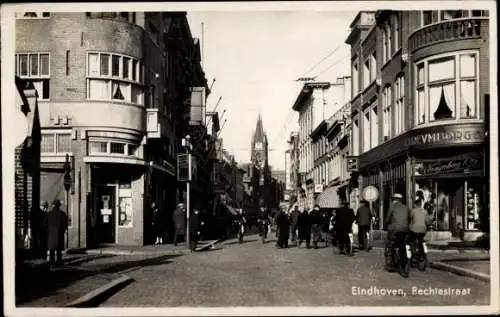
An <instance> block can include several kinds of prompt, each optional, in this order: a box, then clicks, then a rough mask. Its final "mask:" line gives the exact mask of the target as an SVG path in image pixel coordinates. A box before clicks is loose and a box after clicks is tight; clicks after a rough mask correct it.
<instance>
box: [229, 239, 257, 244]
mask: <svg viewBox="0 0 500 317" xmlns="http://www.w3.org/2000/svg"><path fill="white" fill-rule="evenodd" d="M255 241H258V239H252V240H243V242H241V243H239V242H238V241H231V242H226V243H224V244H225V245H234V244H245V243H249V242H255Z"/></svg>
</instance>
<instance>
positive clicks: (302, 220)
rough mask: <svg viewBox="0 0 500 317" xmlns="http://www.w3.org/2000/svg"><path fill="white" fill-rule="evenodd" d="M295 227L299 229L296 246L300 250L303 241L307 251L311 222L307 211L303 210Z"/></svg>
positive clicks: (309, 242) (309, 243) (309, 245)
mask: <svg viewBox="0 0 500 317" xmlns="http://www.w3.org/2000/svg"><path fill="white" fill-rule="evenodd" d="M297 227H298V228H299V243H298V244H297V246H298V247H299V248H300V245H301V244H302V242H303V241H305V242H306V247H307V248H308V249H309V248H310V247H311V222H310V218H309V213H308V212H307V210H303V211H302V213H301V214H300V215H299V217H298V221H297Z"/></svg>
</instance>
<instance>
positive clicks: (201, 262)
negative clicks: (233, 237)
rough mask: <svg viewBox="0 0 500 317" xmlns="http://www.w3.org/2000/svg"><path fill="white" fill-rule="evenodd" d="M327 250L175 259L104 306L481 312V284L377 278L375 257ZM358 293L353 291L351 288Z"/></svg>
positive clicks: (440, 276) (247, 249) (139, 277)
mask: <svg viewBox="0 0 500 317" xmlns="http://www.w3.org/2000/svg"><path fill="white" fill-rule="evenodd" d="M336 252H337V250H336V249H335V252H333V251H332V249H331V248H322V249H318V250H314V249H310V250H307V249H298V248H296V247H291V248H289V249H286V250H281V249H276V247H275V243H274V241H273V242H268V243H266V244H264V245H263V244H262V243H261V242H260V241H259V240H258V238H257V236H250V237H246V242H245V243H244V244H241V245H239V244H237V243H234V241H230V242H226V244H225V246H224V248H222V249H219V250H214V251H208V252H200V253H193V254H190V255H186V256H182V257H177V258H175V259H172V260H171V261H169V262H165V263H164V264H156V265H154V266H144V267H142V268H139V269H137V270H134V271H131V272H129V273H128V275H129V276H131V277H133V278H134V279H135V282H134V283H132V284H130V285H129V286H127V287H126V288H125V289H123V290H121V291H120V292H119V293H117V294H115V295H114V296H112V297H111V298H109V299H108V300H107V301H106V302H104V303H103V304H102V305H101V307H113V306H155V307H158V306H167V307H172V306H280V305H283V306H287V305H291V306H309V305H312V306H321V305H328V306H360V305H361V306H363V305H364V306H377V305H381V306H397V305H487V304H488V303H489V297H490V287H489V285H488V284H487V283H484V282H481V281H477V280H474V279H470V278H466V277H461V276H457V275H454V274H452V273H447V272H443V271H438V270H433V269H428V270H427V272H425V273H422V272H418V271H417V270H412V272H411V274H410V277H409V278H408V279H404V278H402V277H401V276H399V275H398V274H395V273H388V272H385V271H384V270H383V264H384V258H383V252H382V250H381V249H374V250H372V252H370V253H367V252H364V251H360V252H357V253H356V255H355V256H354V257H350V258H349V257H344V256H340V255H338V254H337V253H336ZM358 287H359V288H358ZM370 287H372V290H374V291H375V288H376V289H377V290H378V291H383V290H385V289H400V290H401V291H399V292H398V294H396V295H385V296H382V295H379V296H376V295H372V296H359V295H356V292H358V293H359V292H360V291H361V290H363V289H366V290H368V289H369V288H370ZM448 287H450V288H460V289H464V288H465V289H469V288H470V292H468V291H467V292H468V294H466V295H463V296H461V295H452V296H447V295H443V296H439V295H435V296H425V295H418V294H416V293H414V291H415V290H416V289H420V290H422V289H424V288H437V289H443V290H445V289H447V288H448Z"/></svg>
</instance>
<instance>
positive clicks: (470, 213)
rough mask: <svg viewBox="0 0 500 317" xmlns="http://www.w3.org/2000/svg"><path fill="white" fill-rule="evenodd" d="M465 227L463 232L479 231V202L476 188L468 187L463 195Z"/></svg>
mask: <svg viewBox="0 0 500 317" xmlns="http://www.w3.org/2000/svg"><path fill="white" fill-rule="evenodd" d="M465 196H466V197H465V206H466V208H465V211H466V215H465V217H466V227H465V230H479V213H480V211H481V202H480V196H479V190H478V189H477V186H474V185H472V184H471V185H469V186H468V187H467V189H466V194H465Z"/></svg>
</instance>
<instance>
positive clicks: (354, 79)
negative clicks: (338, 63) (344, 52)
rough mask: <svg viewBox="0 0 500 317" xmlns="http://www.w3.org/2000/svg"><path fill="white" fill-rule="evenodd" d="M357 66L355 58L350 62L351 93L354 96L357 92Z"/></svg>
mask: <svg viewBox="0 0 500 317" xmlns="http://www.w3.org/2000/svg"><path fill="white" fill-rule="evenodd" d="M358 69H359V67H358V62H357V60H356V61H354V62H353V63H352V95H353V96H356V95H357V93H358V92H359V70H358Z"/></svg>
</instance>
